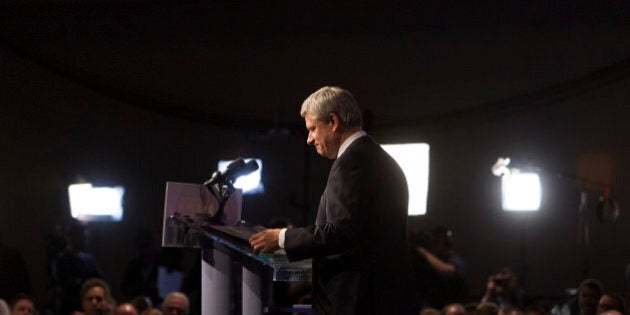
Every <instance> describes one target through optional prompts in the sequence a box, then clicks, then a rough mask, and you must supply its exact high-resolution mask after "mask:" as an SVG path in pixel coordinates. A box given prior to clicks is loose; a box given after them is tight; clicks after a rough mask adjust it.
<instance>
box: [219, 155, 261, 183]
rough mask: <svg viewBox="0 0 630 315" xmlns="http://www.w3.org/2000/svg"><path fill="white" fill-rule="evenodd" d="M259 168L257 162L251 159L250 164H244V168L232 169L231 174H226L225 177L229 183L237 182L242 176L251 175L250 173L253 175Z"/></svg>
mask: <svg viewBox="0 0 630 315" xmlns="http://www.w3.org/2000/svg"><path fill="white" fill-rule="evenodd" d="M258 168H259V166H258V163H256V160H254V159H251V160H249V162H247V163H244V164H243V165H242V166H240V167H238V168H234V169H231V170H230V172H229V174H225V177H226V178H227V179H228V180H229V181H236V179H237V178H239V177H241V176H245V175H249V174H250V173H253V172H254V171H256V170H257V169H258Z"/></svg>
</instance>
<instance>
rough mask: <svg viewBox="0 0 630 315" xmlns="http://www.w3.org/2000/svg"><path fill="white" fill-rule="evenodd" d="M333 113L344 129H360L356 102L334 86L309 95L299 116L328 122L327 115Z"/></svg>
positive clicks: (349, 95) (344, 91) (359, 116)
mask: <svg viewBox="0 0 630 315" xmlns="http://www.w3.org/2000/svg"><path fill="white" fill-rule="evenodd" d="M330 113H335V114H337V116H338V117H339V121H340V123H341V125H342V126H344V127H345V128H349V127H356V126H359V127H361V124H362V121H361V111H360V110H359V106H358V105H357V101H356V100H355V99H354V96H352V93H350V92H349V91H347V90H344V89H342V88H340V87H336V86H325V87H323V88H321V89H319V90H317V91H315V92H314V93H313V94H311V95H310V96H309V97H308V98H306V100H304V102H303V103H302V109H301V110H300V115H301V116H302V117H304V116H306V114H308V115H310V116H312V117H313V118H314V119H315V120H318V121H328V115H329V114H330Z"/></svg>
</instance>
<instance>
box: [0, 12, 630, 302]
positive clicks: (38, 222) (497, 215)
mask: <svg viewBox="0 0 630 315" xmlns="http://www.w3.org/2000/svg"><path fill="white" fill-rule="evenodd" d="M16 8H17V9H20V10H24V11H25V12H29V13H31V14H30V15H24V19H25V20H27V21H29V18H30V19H31V20H30V22H33V20H37V21H40V22H41V20H42V16H45V14H44V13H43V11H40V9H39V8H40V7H38V6H35V8H37V10H35V9H33V7H28V6H27V7H21V6H17V7H9V9H16ZM53 8H56V7H53ZM88 8H91V7H90V6H88ZM97 8H100V9H103V8H101V7H97ZM151 8H153V7H151ZM131 9H133V10H132V11H133V12H136V13H137V10H138V9H137V8H135V7H134V8H131ZM223 9H225V8H223ZM56 10H59V11H54V10H53V14H51V16H55V14H59V15H60V16H63V17H68V15H69V13H68V12H66V11H73V10H86V9H84V8H82V7H79V8H78V9H77V8H76V7H74V6H69V7H62V9H56ZM64 10H65V11H64ZM108 10H109V11H108ZM127 10H130V9H129V8H127V7H124V6H122V8H121V7H120V6H119V7H116V6H113V8H112V7H109V6H105V7H104V12H106V13H110V14H109V15H108V14H103V16H107V17H108V19H104V18H103V20H97V22H95V21H94V19H82V18H77V20H78V22H73V23H77V25H79V26H86V25H93V24H99V25H100V24H102V25H101V26H100V28H99V29H98V30H99V32H95V33H94V36H90V30H89V29H85V28H84V29H80V28H79V29H75V28H72V27H70V26H69V25H72V24H71V22H68V21H66V20H63V21H65V22H61V21H60V20H56V19H53V18H50V21H45V22H41V24H36V23H19V21H20V18H19V17H13V19H12V20H11V19H9V20H6V19H5V24H4V26H5V27H6V28H5V29H6V30H8V32H6V33H4V35H3V40H4V46H3V47H2V48H1V49H0V69H2V70H1V71H0V107H1V108H2V109H1V111H2V120H1V125H0V128H1V130H0V135H1V136H0V137H1V138H0V139H2V145H1V146H0V148H1V152H0V165H1V171H0V183H1V184H0V187H1V188H2V189H0V200H1V202H0V217H1V219H0V241H2V242H3V243H4V244H7V245H10V246H13V247H16V248H18V249H20V250H21V251H22V253H23V255H24V257H25V259H26V262H27V266H28V271H29V274H30V277H31V282H32V285H33V288H34V293H35V295H36V296H37V297H39V298H40V299H41V298H42V297H43V295H44V290H45V286H46V281H47V275H46V266H45V262H46V246H47V244H46V234H47V233H48V231H49V230H50V229H51V228H52V227H53V226H54V225H56V224H67V223H68V222H69V220H70V217H69V207H68V200H67V191H66V189H67V186H68V185H69V184H71V183H73V182H74V181H76V180H78V179H79V178H82V179H85V180H89V181H91V182H93V183H94V184H98V185H123V186H125V189H126V193H125V214H124V220H123V221H122V222H119V223H92V224H89V225H88V228H89V230H90V240H89V241H90V243H89V250H90V251H92V252H93V253H94V254H95V255H96V257H97V258H98V260H99V261H100V263H101V264H102V266H103V268H104V271H105V273H106V275H107V277H108V280H109V281H110V283H111V284H112V287H113V288H114V293H115V294H119V292H120V291H119V290H120V285H121V281H122V280H121V278H122V271H123V268H124V265H125V263H126V261H127V259H129V258H130V257H131V256H132V255H133V253H134V252H133V251H134V247H133V237H134V235H135V232H136V231H137V230H138V229H140V228H150V229H153V230H155V231H156V232H160V229H161V224H162V211H163V202H164V187H165V182H166V181H181V182H202V181H204V180H205V179H207V178H208V177H209V176H210V174H211V173H212V171H214V170H215V169H216V162H217V160H219V159H223V158H234V157H238V156H243V157H247V156H257V157H261V158H262V159H263V161H264V173H263V177H264V181H265V185H266V191H265V194H263V195H257V196H246V197H245V200H244V204H243V217H244V218H245V219H247V220H249V221H252V222H257V223H261V224H266V223H268V221H269V220H270V219H271V218H273V217H275V216H287V217H290V218H291V219H292V220H293V221H295V222H296V223H298V224H306V223H309V222H311V221H312V220H313V218H314V213H315V207H316V206H317V200H318V199H319V194H320V192H321V189H322V187H323V185H324V182H325V176H326V174H327V171H328V167H329V165H330V162H328V161H325V160H323V159H322V158H319V157H317V156H316V154H315V152H314V150H313V149H312V148H307V147H306V146H305V134H304V132H303V131H302V129H303V128H302V122H301V120H300V117H299V115H298V108H299V105H300V103H301V101H302V100H303V99H304V98H305V97H306V96H308V94H309V93H311V92H312V91H314V90H316V89H317V88H319V87H320V86H322V85H325V84H334V85H340V86H343V87H345V88H348V89H349V90H351V91H353V93H354V94H355V95H356V97H357V98H358V100H359V103H360V104H361V105H363V107H364V108H366V109H367V113H368V116H367V118H368V119H367V126H366V128H367V129H368V132H370V133H371V134H372V135H373V136H374V137H375V138H376V140H377V141H380V142H382V143H385V142H395V143H397V142H403V141H422V142H427V143H429V144H430V145H431V161H430V165H431V166H430V185H429V200H428V213H427V215H425V216H421V217H411V218H410V228H411V229H414V230H417V229H429V228H431V227H433V226H435V225H438V224H440V225H447V226H449V227H451V228H452V229H453V230H454V233H455V240H456V248H457V250H458V251H460V252H461V254H462V256H463V257H464V259H465V260H466V262H467V265H468V268H469V269H468V273H469V277H470V280H471V288H472V290H473V294H474V295H481V294H482V292H483V289H484V287H485V279H486V278H487V276H488V275H489V274H491V273H493V272H495V271H497V270H498V269H500V268H502V267H504V266H508V267H510V268H512V269H513V270H515V271H516V272H517V273H519V274H520V275H521V277H522V278H523V281H524V283H525V287H526V290H527V291H528V292H529V293H530V294H532V295H534V296H553V297H559V296H561V295H562V294H563V293H564V289H565V288H568V287H575V286H576V285H577V284H578V283H579V281H580V280H581V279H583V278H585V277H587V276H588V277H594V278H598V279H600V280H602V281H603V282H604V284H605V286H606V287H607V288H610V289H612V290H614V291H622V290H623V289H624V288H625V287H626V285H625V283H624V271H625V268H626V266H627V265H628V263H630V252H628V249H627V248H628V247H627V244H628V242H630V236H629V235H628V233H627V231H628V228H630V217H629V216H628V215H627V213H626V211H625V210H626V208H627V207H628V205H629V204H630V200H629V199H628V196H629V195H630V192H629V191H628V186H629V180H630V179H629V177H628V174H630V170H629V169H628V163H626V162H627V161H628V160H629V158H630V157H629V155H630V146H629V142H628V140H627V139H628V138H627V137H628V135H629V132H628V127H627V123H626V122H627V119H628V118H629V117H630V106H628V104H629V96H630V92H629V91H630V78H629V77H628V73H629V71H628V69H629V67H628V60H627V58H628V57H629V56H630V45H629V42H628V38H630V31H629V29H628V27H627V23H626V24H624V23H610V24H609V23H584V22H583V21H582V20H579V23H575V21H570V22H571V23H564V24H562V23H560V24H559V25H555V24H554V25H551V26H549V25H547V24H544V25H543V26H540V25H534V26H532V25H531V24H528V23H516V24H515V25H501V26H500V27H497V25H489V26H488V25H482V26H478V25H472V26H467V27H457V26H458V25H455V27H453V26H452V25H451V24H457V23H455V22H452V20H446V22H441V23H437V22H435V21H433V22H432V23H433V24H431V23H429V27H422V28H414V29H405V31H404V32H396V31H392V29H388V32H382V31H375V30H369V29H368V31H363V30H359V29H360V28H359V27H358V26H355V27H354V28H352V27H349V28H350V29H352V30H354V31H352V32H347V31H340V29H338V28H334V27H333V28H317V27H313V26H311V27H310V28H308V31H305V32H303V33H302V32H297V31H287V32H286V33H283V32H278V31H277V30H276V29H275V28H272V29H271V32H270V34H271V35H269V37H268V38H267V37H257V36H254V35H256V34H254V35H252V34H251V33H249V32H245V31H243V34H234V33H231V34H229V35H230V36H224V37H222V36H219V35H217V34H219V33H220V31H219V30H217V27H218V26H214V27H215V28H213V31H209V32H208V34H206V33H204V32H203V31H197V33H193V34H191V33H190V32H183V31H187V30H189V29H187V27H190V28H194V26H197V25H196V24H195V23H197V22H199V21H203V19H201V18H199V19H192V18H191V20H192V21H193V22H190V24H191V25H192V26H191V25H185V26H182V28H183V30H182V32H181V34H182V35H181V38H180V37H178V36H177V35H178V34H180V33H178V30H177V29H175V30H173V31H172V33H169V32H165V31H164V35H163V37H159V36H157V35H156V34H154V33H152V32H150V31H149V30H143V32H144V33H142V32H140V31H138V29H132V31H133V32H132V33H131V34H130V33H125V32H122V31H120V30H118V29H116V28H114V29H113V30H109V29H108V27H110V26H112V25H119V24H120V23H122V24H125V23H129V22H128V21H130V20H133V19H131V18H121V17H120V16H118V15H116V14H113V13H112V12H114V13H119V14H120V13H121V12H127ZM134 10H136V11H134ZM153 10H155V11H157V12H158V13H159V14H163V15H165V16H166V15H167V14H174V15H177V14H180V18H181V19H185V18H186V15H184V13H185V12H180V11H176V12H175V13H173V12H170V13H167V12H166V11H168V10H166V9H155V8H153ZM181 10H184V9H181ZM87 11H89V10H87ZM162 11H164V12H162ZM33 12H36V13H37V14H33ZM59 12H65V13H63V14H65V15H63V14H61V13H59ZM90 12H92V11H90ZM4 13H6V11H5V12H4ZM83 13H85V12H83ZM152 13H156V12H152ZM425 13H426V12H425ZM38 14H39V18H37V19H36V18H35V17H37V16H38ZM91 14H96V13H91ZM159 14H158V16H162V15H159ZM302 14H305V13H304V12H302ZM426 14H428V15H425V18H426V16H429V15H430V14H429V13H426ZM4 16H5V17H7V16H13V15H10V14H5V15H4ZM17 16H19V15H17ZM34 16H35V17H34ZM79 16H80V15H79ZM112 16H113V17H112ZM149 16H153V17H152V18H149ZM169 16H170V15H169ZM182 16H183V17H182ZM114 17H117V18H118V19H119V20H118V21H117V22H116V23H114V22H111V21H116V19H115V18H114ZM162 17H163V16H162ZM140 18H141V19H144V20H142V21H144V22H145V23H147V25H154V24H151V23H150V22H151V21H153V20H160V19H159V18H157V17H155V16H154V15H140ZM88 20H89V21H91V22H88ZM7 21H8V22H7ZM120 21H122V22H120ZM291 21H292V20H291ZM360 21H363V20H360ZM449 21H451V22H449ZM162 22H163V21H162ZM64 23H65V24H64ZM170 23H173V22H172V21H171V22H170ZM199 23H200V22H199ZM137 24H138V25H143V24H142V23H141V22H137ZM252 24H255V23H252ZM314 24H316V23H314ZM103 25H104V26H103ZM133 25H135V24H133ZM156 25H157V24H156ZM169 25H170V24H169ZM387 25H389V24H387ZM398 25H403V26H404V25H407V24H398ZM431 25H433V26H431ZM342 26H346V25H342ZM438 26H442V27H438ZM337 27H341V26H339V24H337ZM148 28H149V27H147V29H148ZM105 30H109V31H105ZM160 30H162V31H163V30H164V28H163V29H160ZM344 30H346V28H344ZM336 31H337V32H336ZM156 32H157V31H156ZM232 32H234V31H232ZM134 34H135V35H138V34H139V35H144V36H138V37H134ZM239 35H241V36H242V37H241V39H240V40H237V38H239V37H238V36H239ZM204 36H205V37H204ZM78 39H80V40H78ZM600 70H601V71H600ZM596 71H600V72H596ZM594 72H595V74H593V73H594ZM191 109H192V110H191ZM274 126H275V127H286V128H287V129H286V130H288V132H289V134H288V135H270V134H267V130H269V129H270V128H273V127H274ZM505 155H509V156H511V157H513V158H515V159H516V160H521V161H526V162H528V163H530V164H532V165H536V166H538V167H540V168H542V169H543V170H544V171H545V172H543V173H542V184H543V204H542V207H541V210H540V211H538V212H535V213H507V212H503V211H501V208H500V182H499V180H498V178H496V177H494V176H493V175H492V174H491V173H490V166H491V165H492V164H493V163H494V162H495V160H496V158H497V157H498V156H505ZM593 161H596V162H593ZM559 174H569V175H572V176H578V177H583V178H587V179H590V180H594V181H601V182H604V183H606V184H609V185H611V186H612V187H614V190H613V193H614V197H615V198H616V199H617V201H618V203H619V205H620V207H621V215H620V217H619V219H618V220H617V221H616V222H614V223H601V222H599V221H597V219H596V217H595V213H594V207H595V202H596V199H597V197H598V196H599V191H598V189H595V190H593V189H590V188H592V187H588V188H589V189H588V191H589V192H591V193H590V194H589V195H588V197H589V199H588V205H589V211H588V213H587V214H586V218H587V220H588V224H589V229H590V230H589V231H590V245H589V246H588V247H585V246H584V245H583V244H581V243H580V242H579V239H580V228H579V219H580V217H579V213H578V206H579V202H580V191H582V190H584V189H585V187H584V186H583V185H579V184H578V183H576V181H574V180H571V179H568V178H566V177H562V176H558V175H559Z"/></svg>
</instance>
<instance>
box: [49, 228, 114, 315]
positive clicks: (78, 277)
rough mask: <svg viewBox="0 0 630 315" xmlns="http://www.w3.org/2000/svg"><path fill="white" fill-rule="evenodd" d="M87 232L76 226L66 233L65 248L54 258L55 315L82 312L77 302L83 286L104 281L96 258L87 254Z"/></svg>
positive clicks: (52, 265)
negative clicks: (93, 279) (94, 280)
mask: <svg viewBox="0 0 630 315" xmlns="http://www.w3.org/2000/svg"><path fill="white" fill-rule="evenodd" d="M86 233H87V231H86V229H85V227H84V226H82V225H81V224H79V223H74V224H72V225H70V227H69V228H68V229H67V230H66V233H65V244H64V245H65V246H64V248H63V250H61V251H60V252H58V253H57V254H56V255H54V257H53V259H52V261H51V266H50V272H51V275H50V276H51V279H50V282H51V286H52V289H51V292H53V297H52V298H53V300H54V301H57V302H58V303H55V304H58V305H55V306H54V307H53V308H54V310H53V312H54V313H56V314H70V313H72V312H73V311H77V310H80V309H81V303H80V302H79V300H78V299H77V297H78V296H79V294H80V293H81V285H82V284H83V283H84V282H85V281H86V280H87V279H89V278H101V279H102V278H104V274H103V272H102V271H101V268H100V266H99V264H98V262H97V261H96V258H95V257H94V256H93V255H92V254H91V253H89V252H87V250H86V247H87V235H86Z"/></svg>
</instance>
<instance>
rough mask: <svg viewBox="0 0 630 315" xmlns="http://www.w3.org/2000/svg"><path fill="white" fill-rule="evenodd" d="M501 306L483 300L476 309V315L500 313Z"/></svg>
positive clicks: (495, 314)
mask: <svg viewBox="0 0 630 315" xmlns="http://www.w3.org/2000/svg"><path fill="white" fill-rule="evenodd" d="M498 314H499V306H498V305H497V304H495V303H493V302H481V303H479V304H478V305H477V308H476V309H475V315H498Z"/></svg>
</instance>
